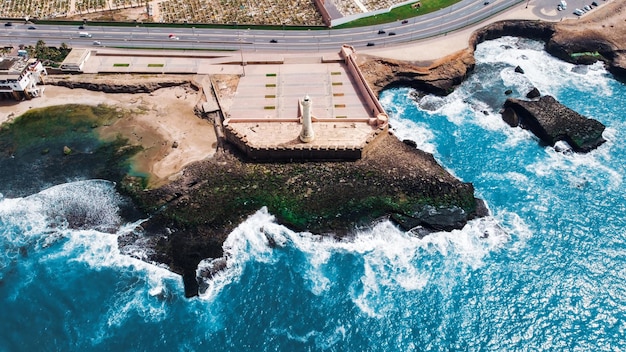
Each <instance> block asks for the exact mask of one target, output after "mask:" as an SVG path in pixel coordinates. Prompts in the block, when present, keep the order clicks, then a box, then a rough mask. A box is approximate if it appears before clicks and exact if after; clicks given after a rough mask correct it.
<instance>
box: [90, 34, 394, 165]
mask: <svg viewBox="0 0 626 352" xmlns="http://www.w3.org/2000/svg"><path fill="white" fill-rule="evenodd" d="M355 56H356V53H355V52H354V50H353V49H352V48H351V47H349V46H348V47H347V46H344V47H343V48H341V51H340V52H338V53H335V54H332V53H331V54H328V53H326V54H321V53H320V54H317V55H315V54H306V55H285V54H275V55H271V54H267V53H207V52H203V53H199V52H171V51H158V52H146V51H141V50H122V49H112V48H98V49H93V50H91V55H90V56H89V57H88V59H86V61H85V63H84V69H83V72H84V73H92V74H106V73H135V74H168V73H169V74H190V75H209V76H210V75H213V74H231V75H232V74H235V75H239V76H240V79H239V83H238V85H237V89H236V93H235V95H234V96H233V97H232V98H231V99H230V104H228V107H227V108H226V109H224V110H223V111H222V112H223V118H224V119H223V121H222V123H220V124H218V129H220V130H221V132H222V135H224V136H225V137H226V139H227V140H228V141H229V142H231V143H233V144H234V145H236V146H238V147H239V148H240V149H241V150H242V151H243V152H244V153H245V154H246V155H247V156H248V157H250V158H252V159H257V160H276V159H289V160H310V159H317V160H320V159H324V160H329V159H332V160H356V159H359V158H361V157H362V156H363V155H364V154H365V153H366V152H367V149H368V146H369V145H371V143H372V142H373V141H374V139H375V138H376V136H378V134H379V133H380V132H382V131H384V130H386V128H387V115H386V113H385V112H384V109H383V108H382V106H381V105H380V103H379V102H378V99H377V97H376V96H375V95H374V93H373V92H372V91H371V89H370V88H369V86H368V85H367V83H366V82H365V80H364V78H363V76H362V75H361V72H360V71H359V69H358V67H357V65H356V59H355ZM210 86H212V84H208V85H207V87H208V88H204V90H205V92H207V91H208V90H207V89H212V88H210ZM215 95H216V96H217V95H219V93H217V92H216V94H215ZM306 95H308V96H309V97H310V99H311V101H312V104H313V105H312V114H311V115H312V126H313V131H314V133H315V138H314V140H313V141H311V142H308V143H304V142H302V141H300V139H299V135H300V132H301V130H302V121H301V108H300V102H301V100H302V99H303V98H304V97H305V96H306ZM207 99H212V97H209V96H207ZM208 105H212V104H208ZM208 105H207V106H208ZM221 107H222V108H223V106H221Z"/></svg>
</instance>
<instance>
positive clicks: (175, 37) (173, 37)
mask: <svg viewBox="0 0 626 352" xmlns="http://www.w3.org/2000/svg"><path fill="white" fill-rule="evenodd" d="M170 40H180V38H178V37H177V36H175V35H173V34H170Z"/></svg>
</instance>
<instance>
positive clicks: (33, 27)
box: [28, 26, 37, 29]
mask: <svg viewBox="0 0 626 352" xmlns="http://www.w3.org/2000/svg"><path fill="white" fill-rule="evenodd" d="M28 29H37V27H35V26H29V27H28Z"/></svg>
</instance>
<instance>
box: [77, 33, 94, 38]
mask: <svg viewBox="0 0 626 352" xmlns="http://www.w3.org/2000/svg"><path fill="white" fill-rule="evenodd" d="M78 36H79V37H81V38H91V34H89V33H87V32H79V33H78Z"/></svg>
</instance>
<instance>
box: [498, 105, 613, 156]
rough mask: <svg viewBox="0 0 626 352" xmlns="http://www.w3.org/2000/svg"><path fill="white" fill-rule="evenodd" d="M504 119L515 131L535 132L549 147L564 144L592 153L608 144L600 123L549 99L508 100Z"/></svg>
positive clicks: (575, 149)
mask: <svg viewBox="0 0 626 352" xmlns="http://www.w3.org/2000/svg"><path fill="white" fill-rule="evenodd" d="M502 118H503V119H504V121H505V122H507V123H508V124H509V125H511V126H512V127H516V126H520V127H522V128H525V129H528V130H530V131H532V132H533V133H534V134H535V135H536V136H537V137H538V138H539V139H541V140H542V141H543V142H544V143H546V144H548V145H551V146H554V144H555V143H556V142H558V141H565V142H567V143H568V144H569V145H570V146H571V147H572V149H573V150H574V151H576V152H589V151H591V150H593V149H595V148H597V147H598V146H600V145H601V144H602V143H604V142H605V140H604V138H603V137H602V132H604V129H605V126H604V125H603V124H602V123H601V122H599V121H597V120H594V119H590V118H587V117H585V116H583V115H581V114H579V113H577V112H576V111H574V110H572V109H570V108H568V107H567V106H565V105H563V104H561V103H559V102H558V101H556V99H554V98H553V97H552V96H549V95H546V96H543V97H541V98H539V99H538V100H536V101H525V100H520V99H513V98H509V99H507V100H506V102H505V103H504V111H503V112H502Z"/></svg>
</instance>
